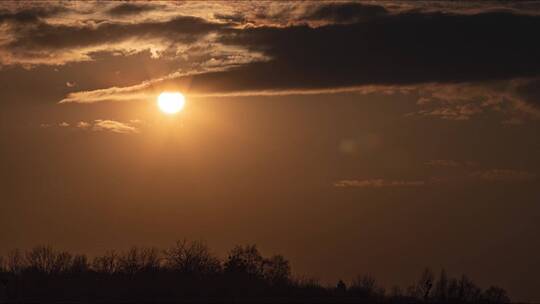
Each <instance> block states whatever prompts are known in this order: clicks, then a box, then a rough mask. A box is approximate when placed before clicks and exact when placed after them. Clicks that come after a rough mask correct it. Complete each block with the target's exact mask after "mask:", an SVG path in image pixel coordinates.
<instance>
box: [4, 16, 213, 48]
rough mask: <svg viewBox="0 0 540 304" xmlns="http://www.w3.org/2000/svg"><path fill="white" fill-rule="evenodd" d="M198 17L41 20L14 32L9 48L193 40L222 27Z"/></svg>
mask: <svg viewBox="0 0 540 304" xmlns="http://www.w3.org/2000/svg"><path fill="white" fill-rule="evenodd" d="M223 27H224V25H221V24H216V23H210V22H207V21H206V20H204V19H202V18H197V17H189V16H179V17H175V18H173V19H171V20H168V21H165V22H141V23H109V22H103V23H100V24H98V25H83V26H71V25H56V24H49V23H44V22H41V23H39V24H38V25H36V26H32V27H29V28H27V29H25V30H24V31H21V32H20V33H18V34H17V36H16V38H15V40H14V41H12V42H11V43H10V44H9V47H10V48H12V49H14V48H15V49H17V48H19V49H23V50H28V49H33V50H40V49H61V48H68V47H84V46H91V45H98V44H107V43H115V42H119V41H122V40H125V39H129V38H138V39H141V38H156V39H164V40H169V41H171V42H193V41H196V40H197V39H198V38H199V37H200V36H202V35H206V34H208V33H210V32H212V31H215V30H218V29H220V28H223Z"/></svg>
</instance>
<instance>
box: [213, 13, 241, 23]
mask: <svg viewBox="0 0 540 304" xmlns="http://www.w3.org/2000/svg"><path fill="white" fill-rule="evenodd" d="M214 18H215V19H217V20H222V21H225V22H227V23H244V22H246V21H247V20H246V17H245V16H244V15H243V14H242V13H235V14H221V13H214Z"/></svg>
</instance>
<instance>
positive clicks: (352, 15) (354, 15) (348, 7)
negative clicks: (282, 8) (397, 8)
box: [302, 3, 388, 23]
mask: <svg viewBox="0 0 540 304" xmlns="http://www.w3.org/2000/svg"><path fill="white" fill-rule="evenodd" d="M387 13H388V11H387V10H386V9H385V8H384V7H382V6H378V5H369V4H362V3H332V4H328V5H322V6H318V7H316V8H315V9H314V10H313V11H311V12H310V13H308V14H306V15H305V16H303V18H302V19H304V20H328V21H334V22H338V23H341V22H351V21H359V20H365V19H367V18H371V17H378V16H383V15H386V14H387Z"/></svg>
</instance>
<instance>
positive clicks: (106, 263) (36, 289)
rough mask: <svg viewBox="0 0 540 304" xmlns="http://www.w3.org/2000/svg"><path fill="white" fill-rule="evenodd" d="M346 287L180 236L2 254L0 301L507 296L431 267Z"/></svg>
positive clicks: (249, 248) (282, 262)
mask: <svg viewBox="0 0 540 304" xmlns="http://www.w3.org/2000/svg"><path fill="white" fill-rule="evenodd" d="M349 285H350V286H347V284H346V283H345V282H343V281H339V282H338V283H337V285H336V286H323V285H321V284H320V283H319V282H318V281H317V280H315V279H306V278H293V277H292V276H291V266H290V263H289V261H288V260H287V259H285V257H283V256H282V255H273V256H270V257H264V256H262V255H261V253H260V252H259V250H258V249H257V247H256V246H255V245H246V246H236V247H234V248H233V249H232V250H231V251H230V252H229V253H228V256H227V258H226V259H225V260H220V259H219V258H217V257H216V256H214V255H213V254H212V253H211V251H210V249H209V248H208V247H207V246H206V244H205V243H204V242H201V241H186V240H184V241H178V242H176V244H174V245H173V246H171V247H170V248H167V249H165V250H158V249H156V248H140V247H132V248H131V249H129V250H127V251H124V252H120V253H118V252H115V251H108V252H107V253H105V254H104V255H101V256H96V257H95V258H93V259H92V260H90V259H89V258H88V257H87V256H86V255H79V254H71V253H69V252H65V251H58V250H55V249H53V248H52V247H50V246H37V247H34V248H33V249H31V250H28V251H24V252H23V251H21V250H13V251H11V252H10V253H8V254H7V256H5V257H0V302H3V301H5V302H32V301H34V302H47V301H49V302H50V301H78V302H88V301H93V302H160V301H161V302H173V301H178V302H190V301H196V302H197V301H199V302H235V301H236V302H297V303H327V302H332V303H336V302H340V303H368V302H369V303H426V302H429V303H509V302H510V299H509V298H508V296H507V293H506V291H505V290H504V289H502V288H499V287H496V286H491V287H489V288H487V289H485V290H482V289H480V288H479V287H478V286H476V285H475V284H474V283H473V282H472V281H471V280H470V279H469V278H467V277H466V276H465V275H463V276H461V277H460V278H450V277H448V276H447V274H446V272H445V271H444V270H442V271H441V272H440V274H438V275H437V276H436V275H435V274H434V273H433V272H432V271H431V270H429V269H426V270H424V271H423V272H422V274H421V276H420V277H419V279H418V281H416V282H414V283H413V284H411V285H410V286H408V287H407V288H405V289H402V288H401V287H399V286H395V287H392V288H391V289H390V290H389V291H388V292H387V291H386V290H385V289H384V288H383V287H382V286H379V285H378V284H377V282H376V280H375V279H374V278H373V277H371V276H369V275H364V276H358V277H357V278H356V279H354V280H352V282H350V284H349Z"/></svg>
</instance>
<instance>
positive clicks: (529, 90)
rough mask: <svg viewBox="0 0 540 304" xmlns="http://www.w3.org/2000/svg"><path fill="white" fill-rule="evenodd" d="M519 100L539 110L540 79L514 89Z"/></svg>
mask: <svg viewBox="0 0 540 304" xmlns="http://www.w3.org/2000/svg"><path fill="white" fill-rule="evenodd" d="M516 91H517V94H518V96H519V97H521V99H522V100H523V101H525V102H527V103H528V104H530V105H533V106H535V107H538V108H540V79H538V78H537V79H534V80H532V81H530V82H527V83H524V84H522V85H520V86H518V87H517V88H516Z"/></svg>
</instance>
